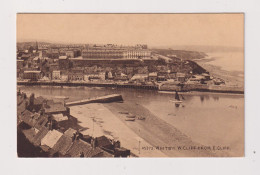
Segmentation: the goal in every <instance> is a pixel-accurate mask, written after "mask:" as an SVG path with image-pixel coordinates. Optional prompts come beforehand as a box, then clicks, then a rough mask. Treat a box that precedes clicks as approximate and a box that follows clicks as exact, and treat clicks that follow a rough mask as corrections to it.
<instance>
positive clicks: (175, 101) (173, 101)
mask: <svg viewBox="0 0 260 175" xmlns="http://www.w3.org/2000/svg"><path fill="white" fill-rule="evenodd" d="M170 102H172V103H182V102H183V101H178V100H170Z"/></svg>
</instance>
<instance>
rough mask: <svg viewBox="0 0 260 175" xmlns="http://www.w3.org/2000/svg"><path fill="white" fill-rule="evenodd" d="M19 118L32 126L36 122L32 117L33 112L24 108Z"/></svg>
mask: <svg viewBox="0 0 260 175" xmlns="http://www.w3.org/2000/svg"><path fill="white" fill-rule="evenodd" d="M21 120H22V121H23V122H24V123H26V124H27V125H29V126H31V127H33V126H34V125H35V124H36V122H37V121H36V120H35V119H34V114H33V113H32V112H30V111H28V110H25V111H24V112H23V113H22V114H21Z"/></svg>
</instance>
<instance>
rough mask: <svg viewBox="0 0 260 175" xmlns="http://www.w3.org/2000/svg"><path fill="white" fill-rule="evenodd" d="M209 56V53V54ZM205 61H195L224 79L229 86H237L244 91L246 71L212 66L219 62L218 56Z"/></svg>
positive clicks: (212, 73)
mask: <svg viewBox="0 0 260 175" xmlns="http://www.w3.org/2000/svg"><path fill="white" fill-rule="evenodd" d="M207 54H208V53H207ZM208 55H209V56H208V57H205V58H203V59H197V60H194V61H195V62H196V63H197V64H199V65H200V66H201V67H203V68H205V69H206V70H207V71H208V72H210V74H211V75H213V76H215V77H219V78H222V79H223V80H225V82H226V84H227V85H231V86H237V87H241V88H243V89H244V71H242V70H231V71H228V70H225V69H224V68H222V67H221V66H217V65H213V64H210V62H212V61H215V60H217V58H218V57H217V56H214V55H213V56H210V54H208Z"/></svg>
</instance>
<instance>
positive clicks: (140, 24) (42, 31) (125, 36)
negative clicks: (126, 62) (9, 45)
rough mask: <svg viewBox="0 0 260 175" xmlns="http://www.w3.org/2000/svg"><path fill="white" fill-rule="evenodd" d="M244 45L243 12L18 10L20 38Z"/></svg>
mask: <svg viewBox="0 0 260 175" xmlns="http://www.w3.org/2000/svg"><path fill="white" fill-rule="evenodd" d="M36 40H37V41H47V42H56V43H82V44H83V43H85V44H87V43H97V44H107V43H111V44H123V45H135V44H148V46H174V45H176V46H178V45H179V46H181V45H195V46H197V45H201V46H225V47H243V43H244V15H243V14H17V41H18V42H20V41H36Z"/></svg>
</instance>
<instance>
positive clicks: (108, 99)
mask: <svg viewBox="0 0 260 175" xmlns="http://www.w3.org/2000/svg"><path fill="white" fill-rule="evenodd" d="M116 101H118V102H119V101H123V98H122V95H120V94H111V95H105V96H102V97H96V98H89V99H84V100H78V101H73V102H67V103H66V106H76V105H84V104H88V103H109V102H116Z"/></svg>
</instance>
